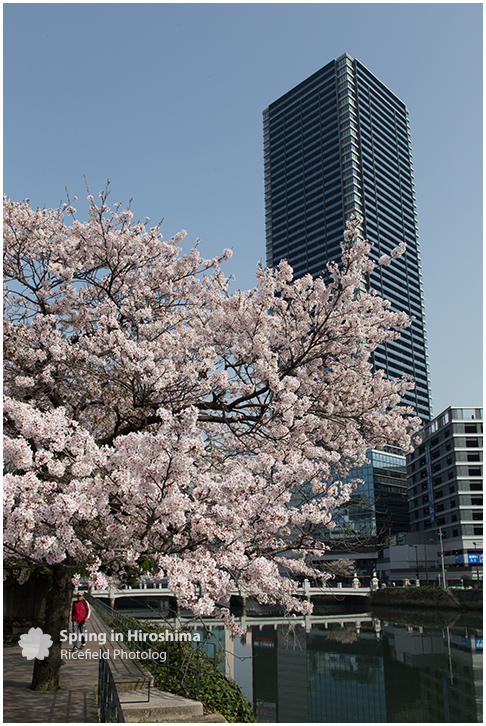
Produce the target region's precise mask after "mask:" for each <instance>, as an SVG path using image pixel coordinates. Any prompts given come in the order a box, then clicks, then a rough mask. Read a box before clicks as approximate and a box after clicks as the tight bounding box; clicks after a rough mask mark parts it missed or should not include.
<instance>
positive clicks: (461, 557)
mask: <svg viewBox="0 0 486 726" xmlns="http://www.w3.org/2000/svg"><path fill="white" fill-rule="evenodd" d="M455 563H456V565H463V564H464V555H456V557H455Z"/></svg>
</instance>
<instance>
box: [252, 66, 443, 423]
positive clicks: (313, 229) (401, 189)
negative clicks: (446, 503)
mask: <svg viewBox="0 0 486 726" xmlns="http://www.w3.org/2000/svg"><path fill="white" fill-rule="evenodd" d="M264 153H265V214H266V238H267V263H268V264H269V265H270V266H275V265H277V264H278V262H279V261H280V260H281V259H282V258H286V259H287V260H288V261H289V263H290V264H291V265H292V267H293V268H294V272H295V274H296V275H297V276H301V275H303V274H305V273H311V274H313V275H318V274H320V273H321V272H323V271H325V268H326V263H327V262H329V261H330V260H338V259H339V257H340V254H341V248H340V242H341V239H342V235H343V230H344V226H345V221H346V219H348V218H349V216H350V215H351V214H359V215H361V216H362V217H363V235H364V236H365V237H366V238H367V239H369V240H370V241H371V242H373V243H374V246H373V248H372V256H373V257H374V258H376V259H378V258H379V257H380V256H381V255H382V254H385V253H386V254H389V253H390V252H391V250H392V249H393V248H394V247H396V246H397V245H398V244H400V242H402V241H405V242H406V243H407V251H406V253H405V255H404V256H403V257H402V258H400V259H398V260H395V261H394V264H393V265H392V266H391V267H379V266H377V267H376V269H375V270H374V272H373V273H372V274H371V275H370V279H369V281H368V284H369V285H370V287H371V288H372V289H374V290H376V291H377V292H378V293H379V294H380V295H381V296H382V297H384V298H387V299H388V300H389V301H390V302H391V304H392V309H394V310H401V311H402V310H403V311H405V312H406V313H407V314H408V315H409V316H410V317H411V318H412V324H411V327H409V328H408V329H406V330H405V331H404V332H403V333H402V335H401V337H400V339H399V340H397V341H393V342H389V343H386V344H385V345H383V346H381V347H380V348H379V349H377V350H376V352H375V353H374V355H373V364H374V366H375V368H376V369H378V368H382V369H384V370H385V373H386V375H387V376H389V377H394V378H396V377H399V376H401V375H403V374H409V375H411V376H412V377H413V378H414V379H415V382H416V386H415V390H414V391H410V392H409V393H407V395H406V397H405V402H406V403H408V404H410V405H412V406H413V407H414V409H415V411H416V412H417V413H418V415H419V416H421V418H422V420H423V421H424V422H427V421H428V420H430V416H431V406H430V386H429V373H428V361H427V344H426V333H425V315H424V304H423V294H422V281H421V267H420V252H419V242H418V232H417V216H416V210H415V194H414V181H413V167H412V154H411V144H410V130H409V122H408V111H407V108H406V107H405V105H404V104H403V102H402V101H400V99H398V98H397V97H396V96H395V95H394V94H393V93H392V92H391V91H390V90H389V89H388V88H387V87H386V86H385V85H384V84H383V83H381V82H380V81H379V80H378V79H377V78H376V77H375V76H374V75H373V74H372V73H370V71H368V70H367V69H366V68H365V67H364V66H363V65H362V64H361V63H360V62H359V61H357V60H354V59H353V58H351V57H350V56H349V55H347V54H344V55H343V56H341V57H340V58H338V59H337V60H333V61H331V62H330V63H328V64H327V65H326V66H324V68H322V69H321V70H320V71H318V72H317V73H315V74H314V75H312V76H311V77H310V78H308V79H307V80H305V81H303V82H302V83H300V84H299V85H298V86H296V87H295V88H294V89H292V90H291V91H289V92H288V93H286V94H285V95H284V96H282V97H281V98H279V99H278V100H277V101H275V102H274V103H272V104H270V106H269V107H268V108H267V109H266V110H265V111H264Z"/></svg>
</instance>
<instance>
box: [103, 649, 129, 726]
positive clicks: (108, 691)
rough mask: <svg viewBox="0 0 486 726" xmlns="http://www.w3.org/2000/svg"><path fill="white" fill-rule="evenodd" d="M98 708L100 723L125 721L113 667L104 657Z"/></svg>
mask: <svg viewBox="0 0 486 726" xmlns="http://www.w3.org/2000/svg"><path fill="white" fill-rule="evenodd" d="M98 708H99V711H100V723H125V717H124V716H123V709H122V707H121V704H120V699H119V698H118V691H117V689H116V684H115V681H114V678H113V674H112V672H111V668H110V666H109V665H108V662H107V661H105V660H104V659H103V658H100V665H99V669H98Z"/></svg>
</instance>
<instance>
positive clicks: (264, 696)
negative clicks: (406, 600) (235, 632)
mask: <svg viewBox="0 0 486 726" xmlns="http://www.w3.org/2000/svg"><path fill="white" fill-rule="evenodd" d="M134 614H135V613H134ZM283 620H284V619H283V618H281V617H279V616H277V615H269V614H258V613H257V614H253V615H251V614H247V615H246V617H244V618H243V620H241V619H240V623H241V624H242V625H243V626H244V627H245V629H246V635H244V636H242V637H239V638H233V637H232V636H231V633H230V632H229V631H228V629H225V628H224V627H223V626H222V624H220V623H217V622H216V621H208V626H209V627H210V631H211V633H212V636H211V637H212V640H214V641H215V642H218V643H219V644H220V645H221V647H222V648H224V651H225V656H224V659H223V663H222V665H221V667H222V669H223V670H225V671H226V674H227V675H229V676H231V677H232V678H234V680H235V681H236V682H237V683H238V684H239V685H240V686H241V688H242V690H243V692H244V693H245V695H246V696H247V698H248V699H249V701H250V702H251V703H252V704H253V706H254V710H255V713H256V716H257V719H258V721H259V722H260V723H394V722H402V723H482V660H483V637H482V618H481V613H458V612H455V611H444V610H442V611H439V610H437V611H418V610H417V611H412V610H408V611H404V610H403V609H391V608H386V609H385V608H382V609H380V610H377V611H373V612H372V613H371V612H361V613H359V612H351V611H349V612H347V611H344V612H327V613H324V614H322V615H314V616H312V618H311V619H308V621H307V623H303V624H301V623H300V622H299V621H298V622H297V623H291V624H289V622H288V621H287V622H283Z"/></svg>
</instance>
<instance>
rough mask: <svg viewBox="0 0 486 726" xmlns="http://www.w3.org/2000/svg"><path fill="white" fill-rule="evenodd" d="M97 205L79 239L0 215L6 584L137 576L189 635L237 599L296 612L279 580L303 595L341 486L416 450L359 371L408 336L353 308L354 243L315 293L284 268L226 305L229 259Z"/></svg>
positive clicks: (358, 270) (351, 235) (381, 307)
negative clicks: (19, 576)
mask: <svg viewBox="0 0 486 726" xmlns="http://www.w3.org/2000/svg"><path fill="white" fill-rule="evenodd" d="M101 197H102V198H101V202H100V203H99V205H98V206H97V204H96V203H95V202H94V200H93V199H92V198H90V203H91V208H90V217H89V220H88V221H87V222H84V223H81V222H79V221H77V220H76V217H75V210H74V209H73V208H72V207H67V208H65V209H59V210H33V209H31V208H30V206H29V205H28V204H27V203H22V204H18V203H14V202H11V201H10V200H8V199H6V200H5V203H4V241H5V263H4V275H5V279H6V285H5V335H4V339H5V353H4V380H5V389H6V397H5V403H4V413H5V443H4V452H5V461H6V478H5V501H4V512H5V530H4V531H5V548H6V560H7V563H8V564H10V565H11V566H14V567H17V568H24V570H25V569H26V568H27V569H28V568H29V567H34V566H37V565H42V564H47V565H52V564H58V563H66V565H67V566H69V567H71V568H72V571H73V573H74V572H76V571H77V572H78V573H79V572H81V571H83V572H88V574H89V576H90V578H91V582H92V583H93V584H97V585H100V584H103V583H106V582H107V581H108V580H111V581H112V580H122V579H123V577H124V576H125V575H126V574H127V573H128V574H130V573H133V572H137V571H138V568H139V567H140V566H141V562H142V560H143V561H144V562H147V561H149V562H150V563H152V571H153V573H154V574H158V575H159V576H160V575H165V576H167V577H168V578H169V586H170V587H171V589H172V590H173V591H174V593H175V594H176V595H177V596H178V597H179V598H180V600H181V603H182V604H183V605H185V606H187V607H190V608H192V610H193V611H194V612H195V613H197V614H200V615H208V614H210V613H212V612H214V611H215V608H216V603H218V602H221V601H223V602H224V601H226V600H227V599H228V593H230V592H231V591H232V590H233V589H234V588H235V586H236V587H239V588H242V589H243V590H244V591H245V592H246V593H248V594H253V595H255V596H256V597H257V598H258V599H259V600H260V602H262V603H270V602H276V601H278V602H280V603H282V604H283V606H284V607H285V608H286V609H287V610H292V609H297V610H300V611H301V612H303V611H306V610H307V609H308V608H309V604H308V603H302V602H300V601H299V600H297V599H296V598H295V597H294V590H295V581H294V580H293V579H291V578H289V577H286V576H284V575H283V572H284V570H286V571H287V572H288V573H291V574H300V575H302V574H303V575H307V576H309V575H312V574H313V572H314V571H313V569H312V567H311V565H310V561H311V558H312V556H313V555H314V554H315V553H316V552H320V551H321V549H322V543H321V541H320V539H321V538H320V534H321V533H322V530H323V529H325V528H330V527H332V526H334V521H333V517H334V513H335V512H336V510H337V509H338V508H339V506H341V505H343V504H344V502H346V501H347V500H348V499H349V496H350V495H351V492H352V490H353V484H352V483H350V482H349V481H348V480H347V478H346V477H347V474H348V472H349V471H350V469H351V468H353V467H356V466H359V465H360V464H363V463H364V461H365V453H366V451H367V450H368V449H370V448H372V447H383V446H385V445H386V444H395V445H397V446H399V447H401V448H402V449H403V450H404V451H406V450H408V449H409V448H410V444H411V437H412V436H413V434H414V432H415V430H416V429H417V426H418V419H417V418H416V417H414V416H413V412H412V411H411V410H410V409H408V408H406V407H404V406H402V405H401V404H400V401H401V399H402V397H403V394H404V393H405V391H406V390H408V389H410V388H411V387H413V381H411V380H409V379H406V378H403V379H400V380H390V379H387V378H386V377H385V375H384V373H383V371H381V370H378V371H376V372H373V369H372V366H371V363H370V355H371V353H372V352H373V351H374V350H375V348H376V347H377V346H378V345H380V344H381V343H383V342H385V341H388V340H393V339H395V338H397V337H398V336H399V334H400V330H401V329H403V328H404V327H405V326H407V325H408V320H407V318H406V316H405V314H401V313H396V312H393V311H392V310H391V309H390V304H389V303H388V302H387V301H386V300H383V299H381V298H380V297H379V296H378V295H376V294H374V293H373V292H363V291H361V292H360V293H359V294H358V292H357V291H358V290H360V289H361V288H362V286H361V282H362V279H363V277H364V276H366V275H367V274H369V272H370V271H371V270H372V268H373V262H372V261H371V260H370V257H369V251H370V245H369V243H367V242H365V241H363V240H361V239H360V238H359V236H358V223H357V222H352V223H350V224H349V225H348V228H347V230H346V232H345V240H344V242H343V246H342V249H343V261H342V265H341V266H340V267H338V266H337V265H330V266H329V277H330V282H325V281H324V279H323V278H317V279H313V278H312V277H311V276H309V275H306V276H304V277H303V278H301V279H298V280H295V279H294V278H293V273H292V269H291V267H290V266H289V265H288V264H287V263H286V262H281V263H280V265H279V266H278V268H277V269H275V270H269V269H265V270H264V269H262V268H259V269H258V270H257V283H256V286H255V287H254V288H253V289H251V290H248V291H244V292H241V291H237V292H235V293H230V292H229V280H228V279H227V278H226V277H225V276H224V275H223V274H222V272H221V270H220V263H221V262H223V261H224V260H226V259H227V258H228V257H229V256H230V253H229V252H228V251H225V252H224V253H223V254H222V255H221V257H220V258H218V259H212V260H206V259H203V258H202V257H200V255H199V252H198V249H197V246H196V247H194V248H193V249H192V250H191V251H189V252H188V253H187V254H182V253H181V250H180V249H179V247H178V244H180V243H181V242H182V240H183V238H184V236H185V233H184V232H181V233H180V234H178V235H176V237H174V238H173V239H172V240H170V241H165V240H164V239H163V238H162V236H161V234H160V232H159V229H158V228H157V227H154V228H147V227H146V226H145V225H142V224H140V223H137V224H135V223H133V221H132V216H131V213H130V212H127V211H119V209H120V208H119V206H118V205H117V206H116V207H115V209H114V210H113V211H110V210H109V209H108V207H107V204H106V196H105V195H101ZM66 215H67V216H70V217H71V221H70V223H69V224H67V223H66V221H65V217H66ZM404 251H405V250H404V247H403V246H399V248H397V250H396V251H394V252H393V253H392V257H397V256H400V255H401V254H403V253H404ZM389 262H391V259H390V260H389V259H385V260H380V263H382V264H388V263H389ZM223 615H224V616H225V617H227V618H228V622H229V619H230V616H229V613H227V612H226V611H224V612H223Z"/></svg>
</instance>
